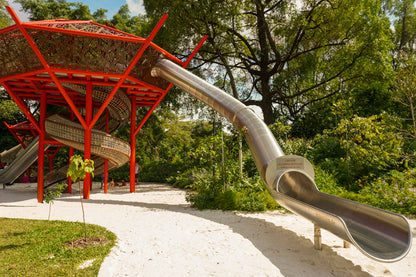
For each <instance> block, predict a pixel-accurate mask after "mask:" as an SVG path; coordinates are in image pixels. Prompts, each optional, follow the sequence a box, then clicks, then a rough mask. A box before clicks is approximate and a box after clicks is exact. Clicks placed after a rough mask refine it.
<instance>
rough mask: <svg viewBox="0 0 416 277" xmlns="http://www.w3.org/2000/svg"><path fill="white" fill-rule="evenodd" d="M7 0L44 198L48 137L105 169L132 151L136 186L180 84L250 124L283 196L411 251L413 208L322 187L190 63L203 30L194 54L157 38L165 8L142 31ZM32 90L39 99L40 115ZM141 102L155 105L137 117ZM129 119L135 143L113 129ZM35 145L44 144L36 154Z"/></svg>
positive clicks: (12, 85)
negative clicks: (160, 114) (403, 211)
mask: <svg viewBox="0 0 416 277" xmlns="http://www.w3.org/2000/svg"><path fill="white" fill-rule="evenodd" d="M7 9H8V11H9V13H10V14H11V16H12V18H13V20H14V21H15V23H16V24H15V25H13V26H10V27H7V28H5V29H3V30H0V46H1V47H0V52H1V53H0V55H1V57H2V58H1V60H0V66H1V67H0V84H1V85H3V87H4V88H5V89H6V90H7V92H8V93H9V95H10V96H11V97H12V98H13V99H14V101H15V102H16V103H17V104H18V105H19V107H20V108H21V109H22V111H23V112H24V113H25V115H26V116H27V117H28V119H29V121H30V122H31V123H32V124H33V126H34V127H35V129H36V131H37V132H38V134H39V136H38V139H37V141H34V142H32V144H35V145H36V146H33V147H27V148H26V149H29V148H31V149H32V152H31V153H30V154H27V155H26V156H30V157H32V158H33V157H34V158H35V159H36V158H37V159H38V201H39V202H41V201H42V197H43V186H44V176H43V167H44V158H43V156H44V151H45V147H46V145H67V146H69V147H70V149H73V148H75V149H80V150H83V151H84V158H94V159H96V158H95V156H101V157H102V158H97V159H98V160H99V162H96V164H97V169H96V170H100V172H104V173H107V172H108V170H109V169H111V168H114V167H117V166H121V165H122V164H124V163H126V162H128V161H129V162H130V180H131V182H130V184H131V185H130V191H131V192H134V183H135V182H134V164H135V156H136V154H135V137H136V135H137V133H138V131H139V130H140V128H141V127H142V126H143V124H144V122H145V121H146V120H147V118H148V117H149V116H150V114H151V113H152V112H153V111H154V109H155V108H156V106H157V105H158V104H159V103H160V101H161V100H162V99H163V97H164V95H165V94H166V93H167V91H168V90H169V88H170V87H171V85H172V84H174V85H176V86H177V87H179V88H181V89H183V90H184V91H186V92H188V93H190V94H191V95H193V96H194V97H196V98H197V99H199V100H201V101H203V102H204V103H206V104H207V105H209V106H211V107H213V108H214V109H215V110H217V111H218V112H219V113H221V114H222V115H223V116H224V117H225V118H227V119H228V120H229V121H230V122H231V123H232V124H233V125H234V126H235V127H236V128H237V129H238V130H242V129H244V130H246V131H245V132H244V133H245V136H246V139H247V142H248V144H249V146H250V149H251V152H252V154H253V157H254V160H255V162H256V166H257V168H258V170H259V172H260V174H261V177H262V178H263V180H264V182H265V183H266V185H267V187H268V189H269V191H270V193H271V195H272V196H273V197H274V198H275V200H276V201H277V202H278V203H279V204H281V205H282V206H284V207H286V208H288V209H289V210H291V211H293V212H295V213H297V214H299V215H301V216H303V217H305V218H307V219H309V220H310V221H312V222H313V223H314V224H315V225H317V226H320V227H322V228H324V229H327V230H329V231H330V232H332V233H334V234H335V235H337V236H338V237H340V238H342V239H343V240H345V241H348V242H351V243H352V244H354V245H355V246H356V247H357V248H358V249H359V250H361V251H362V252H363V253H364V254H365V255H367V256H369V257H371V258H373V259H375V260H378V261H382V262H394V261H398V260H400V259H401V258H403V257H404V256H406V254H407V253H408V252H409V250H410V244H411V230H410V226H409V223H408V222H407V220H406V218H405V217H403V216H401V215H398V214H395V213H390V212H387V211H384V210H380V209H377V208H374V207H371V206H367V205H363V204H360V203H357V202H354V201H350V200H346V199H342V198H339V197H335V196H332V195H328V194H325V193H322V192H320V191H319V190H318V189H317V187H316V185H315V183H314V181H313V178H314V170H313V167H312V165H311V164H310V163H309V162H308V161H307V160H306V159H304V158H303V157H299V156H293V155H288V156H286V155H285V154H284V153H283V151H282V150H281V148H280V146H279V145H278V143H277V141H276V139H275V138H274V136H273V135H272V133H271V132H270V130H269V129H268V127H267V126H266V125H265V124H264V122H263V121H262V120H261V119H259V118H258V116H257V115H256V114H255V113H254V112H253V111H251V109H249V108H248V107H246V106H245V105H243V104H242V103H241V102H239V101H238V100H236V99H235V98H233V97H232V96H230V95H228V94H227V93H225V92H223V91H221V90H220V89H218V88H216V87H215V86H213V85H211V84H209V83H208V82H206V81H204V80H202V79H201V78H199V77H197V76H195V75H193V74H192V73H190V72H188V71H187V70H185V69H184V68H185V67H186V66H187V65H188V63H189V62H190V60H191V59H192V58H193V56H194V55H195V54H196V52H197V51H198V49H199V48H200V46H201V45H202V43H203V42H204V39H203V40H201V42H200V43H199V44H198V46H197V47H196V49H195V50H194V51H193V52H192V53H191V54H190V56H189V58H188V60H187V61H186V62H182V61H180V60H178V59H177V58H175V57H173V56H172V55H171V54H169V53H167V52H166V51H165V50H163V49H161V48H160V47H158V46H157V45H155V44H153V43H152V42H151V40H152V39H153V37H154V36H155V35H156V33H157V31H158V30H159V29H160V27H161V26H162V24H163V22H164V21H165V20H166V16H165V17H162V19H161V20H160V21H159V23H158V24H157V25H156V27H155V29H154V30H153V32H152V33H151V34H150V35H149V36H148V37H147V38H146V39H143V38H139V37H136V36H133V35H130V34H126V33H123V32H120V31H118V30H116V29H114V28H110V27H108V26H103V25H100V24H96V23H94V22H92V21H69V20H48V21H40V22H28V23H22V22H20V20H19V19H18V18H17V16H16V14H15V13H14V11H13V10H12V9H11V8H9V7H7ZM5 54H7V55H5ZM23 99H27V100H32V101H39V102H40V105H41V107H40V118H39V121H38V120H36V119H35V118H34V116H33V115H32V114H31V112H30V110H29V108H28V107H27V105H26V104H25V102H24V101H23ZM47 104H49V105H57V106H61V107H66V108H67V109H68V111H69V113H68V114H66V115H56V114H55V115H49V114H47ZM137 108H145V109H146V110H145V113H144V116H143V118H142V119H141V121H140V123H138V124H136V114H137ZM65 117H66V118H70V119H71V120H68V119H66V118H65ZM75 119H76V120H77V121H78V122H79V123H77V122H74V121H75ZM129 119H130V124H131V141H130V144H128V143H126V142H123V141H121V140H119V139H116V138H114V137H111V136H110V135H109V133H111V132H112V131H114V130H116V129H117V128H118V126H120V124H122V123H124V122H127V121H128V120H129ZM93 127H94V129H93ZM36 148H37V150H33V149H36ZM26 149H25V151H24V152H25V153H28V152H29V150H26ZM33 152H38V153H37V157H36V154H33ZM72 153H73V152H72V151H70V155H71V154H72ZM19 157H20V156H19ZM32 160H33V159H32ZM20 161H23V158H22V159H20ZM29 163H30V161H27V162H26V163H23V162H19V161H18V162H16V163H15V164H13V163H12V164H11V165H10V167H12V168H19V169H20V170H21V169H22V168H24V169H23V171H24V170H25V169H26V168H27V164H29ZM95 174H96V175H97V174H99V173H97V171H96V172H95ZM1 175H3V173H0V176H1ZM8 175H9V174H8ZM10 175H12V173H10ZM57 175H59V174H57ZM105 176H107V175H106V174H105ZM105 183H107V180H105ZM90 184H91V179H90V177H89V176H88V175H87V178H86V179H85V180H84V189H83V192H84V197H85V198H89V189H90Z"/></svg>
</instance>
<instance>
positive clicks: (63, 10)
mask: <svg viewBox="0 0 416 277" xmlns="http://www.w3.org/2000/svg"><path fill="white" fill-rule="evenodd" d="M16 2H18V3H19V4H20V5H21V6H22V9H23V11H25V12H27V13H29V14H30V17H29V19H30V20H32V21H37V20H46V19H56V18H66V19H73V20H89V19H92V18H93V16H92V15H91V12H90V9H89V7H88V6H87V5H85V4H82V3H79V2H67V1H66V0H59V1H54V0H36V1H34V0H17V1H16Z"/></svg>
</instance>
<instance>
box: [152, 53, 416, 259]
mask: <svg viewBox="0 0 416 277" xmlns="http://www.w3.org/2000/svg"><path fill="white" fill-rule="evenodd" d="M152 75H153V76H154V77H161V78H163V79H165V80H167V81H169V82H171V83H173V84H174V85H176V86H177V87H179V88H181V89H183V90H184V91H186V92H188V93H189V94H191V95H193V96H194V97H196V98H197V99H199V100H201V101H202V102H204V103H206V104H207V105H209V106H211V107H212V108H214V109H215V110H217V111H218V112H219V113H221V114H222V115H223V116H224V117H225V118H227V119H228V120H229V121H230V122H231V123H232V124H233V125H234V126H235V127H236V128H237V129H238V130H242V129H243V127H245V128H246V131H245V136H246V139H247V142H248V145H249V147H250V150H251V152H252V154H253V157H254V160H255V162H256V166H257V168H258V170H259V172H260V174H261V176H262V178H263V180H264V182H265V183H266V185H267V187H268V190H269V191H270V193H271V195H272V196H273V197H274V199H275V200H276V201H277V202H278V203H279V204H280V205H282V206H283V207H285V208H287V209H289V210H291V211H292V212H294V213H297V214H299V215H301V216H303V217H305V218H306V219H309V220H310V221H312V222H313V223H315V224H317V225H318V226H320V227H322V228H324V229H326V230H328V231H330V232H332V233H333V234H335V235H337V236H338V237H340V238H342V239H343V240H346V241H349V242H351V243H352V244H354V245H355V246H356V247H357V248H358V249H359V250H360V251H361V252H363V253H364V254H365V255H367V256H368V257H370V258H372V259H375V260H378V261H381V262H395V261H398V260H400V259H402V258H403V257H405V256H406V255H407V253H408V252H409V250H410V245H411V240H412V237H411V236H412V234H411V229H410V226H409V223H408V221H407V220H406V218H405V217H403V216H402V215H399V214H395V213H391V212H388V211H384V210H381V209H378V208H374V207H371V206H368V205H364V204H361V203H357V202H354V201H351V200H347V199H343V198H339V197H336V196H333V195H329V194H325V193H322V192H320V191H319V190H318V188H317V186H316V185H315V183H314V181H313V179H314V170H313V167H312V165H311V164H310V162H309V161H307V160H306V159H304V158H303V157H299V156H293V155H288V156H286V155H285V154H284V153H283V151H282V149H281V148H280V146H279V144H278V143H277V141H276V139H275V138H274V136H273V134H272V133H271V132H270V130H269V128H268V127H267V126H266V125H265V124H264V122H263V121H262V120H261V119H260V118H259V117H258V116H257V115H256V114H255V113H254V112H253V111H252V110H251V109H250V108H248V107H247V106H245V105H243V104H242V103H241V102H239V101H238V100H236V99H235V98H233V97H232V96H230V95H228V94H227V93H225V92H223V91H222V90H220V89H218V88H217V87H215V86H213V85H211V84H210V83H208V82H206V81H204V80H203V79H201V78H199V77H197V76H195V75H193V74H192V73H190V72H188V71H187V70H185V69H183V68H182V67H180V66H178V65H176V64H174V63H173V62H171V61H169V60H166V59H161V60H159V61H158V62H157V64H156V65H155V66H154V68H153V69H152Z"/></svg>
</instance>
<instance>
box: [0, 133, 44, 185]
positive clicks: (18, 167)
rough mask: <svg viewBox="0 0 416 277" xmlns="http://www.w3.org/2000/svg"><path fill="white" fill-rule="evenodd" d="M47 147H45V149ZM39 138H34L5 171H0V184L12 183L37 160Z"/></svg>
mask: <svg viewBox="0 0 416 277" xmlns="http://www.w3.org/2000/svg"><path fill="white" fill-rule="evenodd" d="M48 147H49V145H45V149H47V148H48ZM38 149H39V138H35V139H34V140H33V141H32V142H31V143H30V144H29V145H28V146H27V147H26V148H25V149H23V150H22V151H21V152H20V153H19V154H18V155H17V156H16V158H15V159H14V160H13V162H12V163H11V164H10V165H9V166H8V167H7V168H5V169H2V170H0V183H2V184H7V183H13V182H14V181H15V180H16V179H17V178H19V176H20V175H22V174H23V173H24V172H25V170H26V169H28V168H29V166H31V165H32V164H33V163H34V162H35V161H36V160H37V159H38Z"/></svg>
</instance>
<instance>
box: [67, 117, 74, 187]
mask: <svg viewBox="0 0 416 277" xmlns="http://www.w3.org/2000/svg"><path fill="white" fill-rule="evenodd" d="M74 119H75V116H74V113H73V112H72V111H71V120H72V121H74ZM73 155H74V148H72V147H69V162H68V164H71V158H72V156H73ZM68 193H69V194H72V179H71V178H70V177H68Z"/></svg>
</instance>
